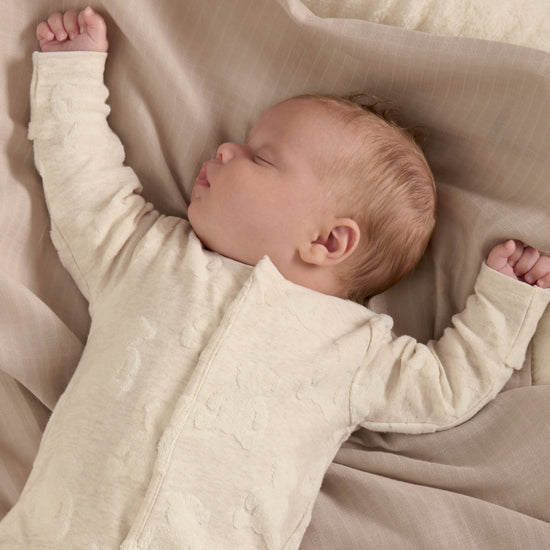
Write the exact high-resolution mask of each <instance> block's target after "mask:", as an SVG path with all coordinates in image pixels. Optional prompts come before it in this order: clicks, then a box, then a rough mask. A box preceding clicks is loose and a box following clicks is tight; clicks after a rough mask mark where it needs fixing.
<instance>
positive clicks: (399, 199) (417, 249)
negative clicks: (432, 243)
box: [295, 94, 436, 302]
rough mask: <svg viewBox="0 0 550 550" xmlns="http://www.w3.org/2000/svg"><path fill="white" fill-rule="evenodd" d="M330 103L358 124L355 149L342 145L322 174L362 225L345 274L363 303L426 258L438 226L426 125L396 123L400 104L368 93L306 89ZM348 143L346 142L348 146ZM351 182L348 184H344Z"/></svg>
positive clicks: (351, 125) (348, 124)
mask: <svg viewBox="0 0 550 550" xmlns="http://www.w3.org/2000/svg"><path fill="white" fill-rule="evenodd" d="M295 99H310V100H314V101H317V102H319V103H320V104H321V105H325V106H326V107H327V108H329V109H330V110H331V112H333V113H335V114H336V115H337V116H338V119H339V120H341V121H342V122H343V124H344V126H343V131H344V132H347V131H348V129H349V130H351V131H353V132H354V133H355V134H354V140H353V141H354V142H356V143H357V146H356V147H355V148H353V147H351V148H348V149H347V150H342V151H335V153H336V155H335V157H336V158H335V159H334V160H333V162H332V163H331V164H330V165H329V166H326V165H325V166H323V169H324V170H325V172H326V173H325V174H323V175H321V174H320V175H321V177H322V178H323V179H324V181H325V182H326V184H327V186H328V190H329V192H330V193H331V195H335V196H336V197H337V200H338V203H337V204H338V206H339V208H340V210H341V211H340V213H339V214H338V215H339V216H340V215H342V216H347V217H351V218H353V219H354V220H355V221H356V222H357V224H358V225H359V228H360V230H361V238H360V240H359V245H358V247H357V249H356V250H355V252H354V253H353V254H352V255H351V256H350V257H349V258H348V260H346V261H345V262H344V264H343V265H342V270H341V272H340V277H341V281H342V283H343V284H344V287H345V288H346V289H347V291H348V297H349V298H351V299H354V300H356V301H358V302H364V301H365V300H366V299H367V298H369V297H371V296H374V295H375V294H379V293H380V292H383V291H384V290H386V289H388V288H389V287H391V286H393V285H394V284H396V283H397V282H398V281H400V280H401V279H402V278H403V277H405V276H406V275H407V274H408V273H410V272H411V271H412V270H413V269H414V267H415V266H416V265H417V264H418V262H419V261H420V258H421V257H422V255H423V254H424V252H425V250H426V247H427V246H428V242H429V240H430V236H431V234H432V231H433V228H434V225H435V208H436V190H435V184H434V179H433V175H432V172H431V170H430V168H429V166H428V163H427V161H426V158H425V156H424V154H423V152H422V149H421V148H420V145H419V144H418V142H417V140H418V138H419V135H420V132H419V131H418V129H414V130H409V129H407V128H405V127H404V126H402V125H401V124H399V123H398V122H397V115H396V109H395V108H394V107H393V106H391V105H390V104H389V103H388V102H385V101H381V100H379V99H378V98H376V97H373V96H368V95H366V94H356V95H352V96H346V97H340V96H330V95H301V96H297V97H296V98H295ZM342 149H344V148H342ZM343 183H344V185H343Z"/></svg>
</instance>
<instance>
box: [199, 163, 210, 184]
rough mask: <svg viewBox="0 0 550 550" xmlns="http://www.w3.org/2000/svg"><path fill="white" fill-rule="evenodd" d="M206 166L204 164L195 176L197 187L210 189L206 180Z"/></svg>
mask: <svg viewBox="0 0 550 550" xmlns="http://www.w3.org/2000/svg"><path fill="white" fill-rule="evenodd" d="M206 165H207V163H206V162H205V163H204V164H203V165H202V166H201V169H200V172H199V175H198V176H197V181H196V183H197V185H204V186H205V187H210V183H209V182H208V178H207V177H206Z"/></svg>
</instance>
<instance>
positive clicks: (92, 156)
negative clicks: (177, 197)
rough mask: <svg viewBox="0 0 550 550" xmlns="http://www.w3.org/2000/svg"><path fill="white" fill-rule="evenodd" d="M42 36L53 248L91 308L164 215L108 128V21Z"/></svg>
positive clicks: (38, 109) (91, 16)
mask: <svg viewBox="0 0 550 550" xmlns="http://www.w3.org/2000/svg"><path fill="white" fill-rule="evenodd" d="M36 34H37V37H38V39H39V41H40V46H41V48H42V50H43V51H42V52H35V53H34V54H33V67H34V70H33V79H32V84H31V122H30V125H29V138H30V139H32V140H33V141H34V152H35V163H36V167H37V169H38V171H39V172H40V175H41V176H42V180H43V184H44V192H45V195H46V201H47V205H48V210H49V213H50V217H51V226H52V231H51V235H52V240H53V242H54V244H55V246H56V248H57V250H58V253H59V256H60V258H61V261H62V262H63V264H64V265H65V267H66V268H67V269H68V270H69V271H70V273H71V275H72V277H73V279H74V280H75V282H76V283H77V284H78V286H79V288H80V290H81V291H82V293H83V294H84V295H85V297H86V298H87V299H88V300H91V299H92V298H93V296H94V293H97V292H99V291H100V290H101V288H100V285H103V284H104V282H105V281H106V280H107V279H106V278H105V275H106V274H108V273H110V272H111V271H112V269H113V267H114V266H115V263H116V262H119V263H120V262H121V261H125V258H126V257H128V254H126V255H125V254H123V253H122V252H123V251H125V250H126V251H128V252H131V249H132V247H133V246H136V243H137V242H139V239H140V235H141V236H143V235H144V234H145V232H146V231H147V230H148V229H149V228H150V227H151V226H152V225H153V224H154V223H155V221H156V220H157V219H158V218H159V214H158V213H157V212H156V211H153V207H152V205H151V204H148V203H146V202H145V200H144V199H143V198H142V197H141V196H140V195H139V194H138V193H139V192H140V191H141V185H140V183H139V181H138V179H137V177H136V175H135V174H134V172H133V171H132V170H131V169H130V168H128V167H126V166H124V156H125V155H124V149H123V147H122V144H121V143H120V140H119V139H118V138H117V136H116V135H115V134H114V133H113V132H112V130H111V129H110V128H109V125H108V123H107V116H108V114H109V112H110V109H109V107H108V106H107V105H106V103H105V101H106V99H107V96H108V90H107V88H106V87H105V85H104V83H103V72H104V66H105V60H106V57H107V54H106V53H105V52H106V49H107V36H106V28H105V22H104V21H103V18H101V16H99V15H98V14H96V13H95V12H94V11H93V10H91V9H89V8H87V9H86V10H84V11H83V12H80V13H77V12H76V11H74V10H72V11H70V12H67V13H65V14H64V15H62V14H59V13H57V14H53V15H52V16H51V17H50V18H49V19H48V21H47V22H43V23H40V25H38V27H37V31H36ZM80 50H85V51H80Z"/></svg>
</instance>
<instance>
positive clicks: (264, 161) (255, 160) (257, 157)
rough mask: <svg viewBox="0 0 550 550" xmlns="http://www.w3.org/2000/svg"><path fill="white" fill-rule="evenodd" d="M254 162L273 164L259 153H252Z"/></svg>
mask: <svg viewBox="0 0 550 550" xmlns="http://www.w3.org/2000/svg"><path fill="white" fill-rule="evenodd" d="M254 162H255V163H257V164H265V165H267V166H273V163H271V162H269V161H268V160H266V159H265V158H263V157H261V156H260V155H254Z"/></svg>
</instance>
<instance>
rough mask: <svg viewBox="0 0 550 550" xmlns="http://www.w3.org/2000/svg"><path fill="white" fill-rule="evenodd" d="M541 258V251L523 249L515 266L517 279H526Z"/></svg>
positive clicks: (531, 248) (529, 247)
mask: <svg viewBox="0 0 550 550" xmlns="http://www.w3.org/2000/svg"><path fill="white" fill-rule="evenodd" d="M539 258H540V254H539V251H538V250H537V249H536V248H533V247H532V246H526V247H525V248H524V249H523V253H522V254H521V257H520V258H519V260H518V261H517V262H516V263H515V265H514V273H515V274H516V276H517V277H524V278H525V274H526V273H528V272H529V271H531V269H533V267H534V266H535V264H536V263H537V262H538V260H539Z"/></svg>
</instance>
